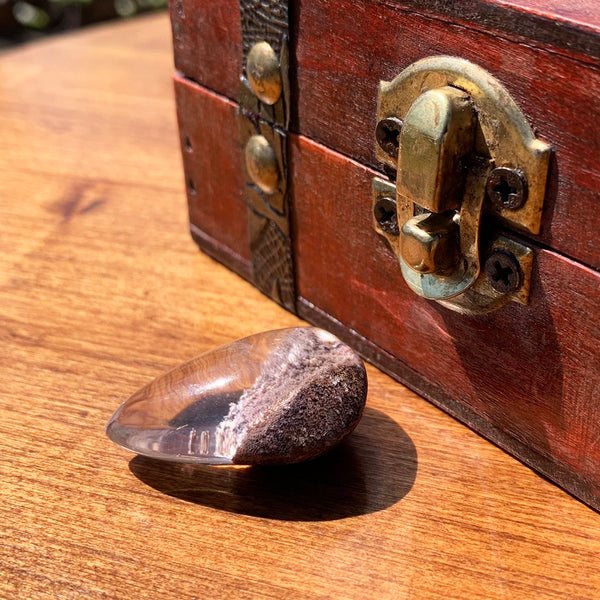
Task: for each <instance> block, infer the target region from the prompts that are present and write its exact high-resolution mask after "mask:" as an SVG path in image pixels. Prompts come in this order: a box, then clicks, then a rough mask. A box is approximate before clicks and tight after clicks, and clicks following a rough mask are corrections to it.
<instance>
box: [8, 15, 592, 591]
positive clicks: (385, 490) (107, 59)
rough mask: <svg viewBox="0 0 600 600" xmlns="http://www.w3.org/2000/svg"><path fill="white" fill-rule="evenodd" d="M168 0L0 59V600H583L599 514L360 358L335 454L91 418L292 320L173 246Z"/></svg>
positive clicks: (178, 227)
mask: <svg viewBox="0 0 600 600" xmlns="http://www.w3.org/2000/svg"><path fill="white" fill-rule="evenodd" d="M171 71H172V58H171V48H170V39H169V25H168V20H167V17H166V16H165V15H161V16H154V17H148V18H143V19H140V20H135V21H131V22H128V23H120V24H117V25H107V26H103V27H100V28H98V29H93V30H88V31H85V32H82V33H77V34H72V35H68V36H64V37H58V38H55V39H52V40H49V41H45V42H43V43H39V44H37V45H31V46H28V47H24V48H21V49H17V50H14V51H11V52H9V53H5V54H3V55H1V56H0V77H1V81H2V86H1V87H0V124H1V129H0V131H2V135H1V136H0V156H1V159H0V198H1V200H0V222H1V223H2V229H1V231H2V234H1V235H0V277H1V284H0V335H1V337H2V353H1V355H0V364H1V365H2V389H1V392H0V423H1V425H0V431H1V435H0V457H1V458H0V491H1V498H2V502H1V503H0V523H1V525H2V526H1V527H0V597H1V598H3V599H9V600H12V599H21V598H27V599H31V600H37V599H44V600H46V599H48V600H50V599H52V600H54V599H59V600H71V599H79V598H85V599H86V600H88V599H91V600H96V599H98V600H100V599H103V600H105V599H111V600H112V599H127V600H131V599H134V598H135V599H146V598H147V599H152V600H162V599H177V600H187V599H190V600H191V599H193V598H224V599H225V598H227V599H229V598H278V599H279V598H343V599H348V598H357V599H360V598H366V597H369V598H419V599H427V600H436V599H445V600H446V599H457V600H458V599H460V600H464V599H465V598H482V599H486V600H487V599H497V598H498V599H499V598H506V599H511V600H512V599H514V598H536V600H544V599H559V598H560V599H564V598H569V599H574V600H575V599H583V598H586V599H596V598H598V595H599V593H600V573H599V571H598V568H597V565H598V563H599V560H600V527H599V523H600V521H599V517H598V514H597V513H595V512H593V511H592V510H590V509H589V508H587V507H585V506H584V505H582V504H580V503H579V502H577V501H575V500H573V499H572V498H571V497H569V496H568V495H567V494H566V493H564V492H562V491H561V490H560V489H558V488H556V487H555V486H553V485H551V484H550V483H548V482H547V481H545V480H544V479H542V478H540V477H539V476H537V475H536V474H535V473H533V472H532V471H530V470H529V469H528V468H526V467H524V466H523V465H521V464H520V463H518V462H517V461H515V460H514V459H512V458H510V457H509V456H507V455H506V454H504V453H503V452H502V451H500V450H499V449H498V448H496V447H494V446H492V445H491V444H489V443H487V442H485V441H484V440H483V439H481V438H480V437H478V436H477V435H476V434H474V433H472V432H471V431H470V430H468V429H467V428H465V427H463V426H461V425H460V424H458V423H457V422H455V421H454V420H453V419H451V418H450V417H448V416H447V415H445V414H444V413H442V412H441V411H439V410H437V409H436V408H434V407H433V406H431V405H430V404H429V403H427V402H425V401H424V400H422V399H420V398H419V397H417V396H416V395H414V394H413V393H411V392H409V391H408V390H406V389H405V388H403V387H402V386H400V385H398V384H397V383H395V382H394V381H392V380H391V379H390V378H388V377H387V376H385V375H383V374H382V373H381V372H379V371H377V370H376V369H374V368H372V367H369V368H368V375H369V382H370V391H369V396H368V410H367V412H366V415H365V418H364V420H363V422H362V423H361V425H359V428H358V430H357V431H356V432H355V433H354V434H353V435H352V437H351V438H350V439H349V440H348V442H347V444H345V445H344V446H343V447H342V448H340V449H339V450H338V451H336V452H334V453H332V454H330V455H328V456H327V457H325V458H324V459H322V460H320V461H317V462H314V463H309V464H306V465H300V466H298V467H295V468H291V469H268V470H266V469H230V468H225V469H223V468H208V467H206V468H197V469H190V468H185V467H180V466H179V467H178V466H169V465H161V464H159V463H157V462H154V461H150V460H146V459H142V458H136V457H133V456H132V455H131V454H129V453H127V452H126V451H124V450H121V449H119V448H117V447H115V446H114V445H113V444H111V443H110V442H109V441H108V439H107V438H106V437H105V435H104V425H105V423H106V420H107V419H108V417H109V416H110V415H111V413H112V411H113V410H114V409H115V408H116V406H117V405H118V404H119V403H120V402H121V401H122V400H124V399H125V398H126V397H127V396H129V395H130V394H131V393H132V392H133V391H135V390H136V389H137V388H138V387H140V386H142V385H143V384H145V383H147V382H148V381H149V380H151V379H152V378H153V377H155V376H157V375H159V374H160V373H162V372H164V371H165V370H166V369H168V368H170V367H173V366H175V365H177V364H178V363H180V362H182V361H184V360H185V359H187V358H190V357H192V356H193V355H195V354H198V353H200V352H202V351H204V350H208V349H209V348H212V347H214V346H215V345H217V344H221V343H224V342H227V341H230V340H233V339H236V338H239V337H241V336H244V335H248V334H251V333H255V332H258V331H261V330H266V329H272V328H277V327H285V326H291V325H294V324H297V323H300V321H299V320H298V319H297V318H296V317H293V316H292V315H291V314H289V313H287V312H286V311H284V310H283V309H281V308H279V307H278V306H277V305H276V304H275V303H273V302H272V301H270V300H268V299H266V298H265V297H263V296H261V295H260V293H259V292H257V291H256V290H255V289H254V288H252V286H250V285H249V284H247V283H246V282H244V281H243V280H242V279H241V278H239V277H238V276H237V275H234V274H233V273H232V272H230V271H228V270H227V269H225V268H224V267H222V266H220V265H218V264H217V263H215V262H213V261H212V260H211V259H210V258H208V257H206V256H205V255H202V254H200V253H198V251H197V249H196V247H195V245H194V244H193V242H192V241H191V240H190V238H189V233H188V224H187V211H186V206H185V189H184V178H183V174H182V169H181V159H180V155H179V145H178V142H177V131H176V123H175V113H174V100H173V91H172V84H171V79H170V76H171Z"/></svg>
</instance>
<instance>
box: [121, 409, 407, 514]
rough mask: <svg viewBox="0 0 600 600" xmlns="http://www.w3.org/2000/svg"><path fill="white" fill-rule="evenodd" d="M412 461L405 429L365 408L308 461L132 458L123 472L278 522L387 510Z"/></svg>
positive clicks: (401, 490) (190, 498)
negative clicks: (341, 436)
mask: <svg viewBox="0 0 600 600" xmlns="http://www.w3.org/2000/svg"><path fill="white" fill-rule="evenodd" d="M417 464H418V459H417V450H416V448H415V446H414V444H413V442H412V440H411V439H410V437H409V436H408V435H407V434H406V432H405V431H404V430H403V429H402V428H401V427H400V426H399V425H398V424H397V423H395V422H394V421H393V420H392V419H390V418H389V417H388V416H386V415H385V414H384V413H382V412H380V411H377V410H374V409H370V408H367V409H365V412H364V416H363V418H362V420H361V422H360V424H359V425H358V427H357V428H356V430H355V431H354V433H352V434H351V435H350V436H349V437H348V438H346V439H345V440H344V441H343V442H342V443H341V444H340V445H339V446H338V447H337V448H335V449H334V450H332V451H331V452H329V453H327V454H325V455H324V456H322V457H320V458H318V459H315V460H312V461H309V462H305V463H300V464H295V465H287V466H277V467H275V466H273V467H215V466H204V465H185V464H180V463H168V462H163V461H160V460H156V459H152V458H147V457H144V456H136V457H135V458H133V459H132V460H131V461H130V463H129V468H130V470H131V472H132V473H133V474H134V475H135V476H136V477H137V478H138V479H140V480H141V481H142V482H144V483H145V484H147V485H149V486H151V487H153V488H154V489H156V490H158V491H160V492H162V493H164V494H167V495H169V496H172V497H175V498H179V499H181V500H184V501H186V502H191V503H195V504H200V505H203V506H207V507H210V508H214V509H218V510H223V511H228V512H232V513H237V514H245V515H250V516H256V517H263V518H271V519H277V520H283V521H328V520H335V519H343V518H346V517H352V516H357V515H362V514H368V513H373V512H377V511H380V510H384V509H386V508H389V507H390V506H392V505H393V504H395V503H396V502H398V501H399V500H401V499H402V498H403V497H404V496H406V494H408V493H409V491H410V490H411V488H412V486H413V483H414V481H415V477H416V474H417Z"/></svg>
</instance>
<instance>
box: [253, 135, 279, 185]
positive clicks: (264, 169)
mask: <svg viewBox="0 0 600 600" xmlns="http://www.w3.org/2000/svg"><path fill="white" fill-rule="evenodd" d="M245 154H246V168H247V169H248V174H249V175H250V179H252V181H253V182H254V183H255V184H256V185H257V186H258V187H259V188H260V189H261V190H262V191H263V192H265V193H266V194H272V193H273V192H275V191H276V190H277V184H278V183H279V167H278V165H277V155H276V154H275V150H273V147H272V146H271V144H269V142H268V141H267V139H266V138H265V137H264V136H262V135H253V136H252V137H251V138H250V139H249V140H248V143H247V144H246V150H245Z"/></svg>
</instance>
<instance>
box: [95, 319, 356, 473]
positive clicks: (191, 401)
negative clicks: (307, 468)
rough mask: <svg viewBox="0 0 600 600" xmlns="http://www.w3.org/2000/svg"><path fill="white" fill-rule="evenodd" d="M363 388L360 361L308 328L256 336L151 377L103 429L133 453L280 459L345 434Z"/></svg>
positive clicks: (292, 458) (318, 450)
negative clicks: (158, 375)
mask: <svg viewBox="0 0 600 600" xmlns="http://www.w3.org/2000/svg"><path fill="white" fill-rule="evenodd" d="M366 394H367V379H366V373H365V368H364V365H363V363H362V361H361V359H360V358H359V357H358V356H357V355H356V353H355V352H354V351H353V350H352V349H351V348H349V347H348V346H346V345H345V344H343V343H342V342H341V341H340V340H338V339H337V338H336V337H335V336H333V335H332V334H330V333H328V332H326V331H324V330H322V329H316V328H313V327H298V328H293V329H280V330H277V331H268V332H265V333H259V334H257V335H253V336H250V337H247V338H244V339H241V340H238V341H236V342H233V343H231V344H228V345H226V346H221V347H219V348H216V349H215V350H212V351H210V352H207V353H205V354H202V355H200V356H198V357H196V358H194V359H192V360H191V361H189V362H187V363H185V364H183V365H181V366H180V367H177V368H176V369H174V370H172V371H170V372H168V373H166V374H165V375H162V376H161V377H158V378H157V379H155V380H154V381H153V382H151V383H150V384H148V385H146V386H145V387H143V388H142V389H141V390H139V391H138V392H136V393H135V394H133V396H131V398H129V400H127V401H126V402H125V403H124V404H122V405H121V407H120V408H119V409H118V410H117V411H116V412H115V414H114V415H113V416H112V417H111V419H110V420H109V422H108V425H107V428H106V432H107V434H108V436H109V437H110V439H111V440H112V441H113V442H115V443H116V444H119V445H120V446H123V447H124V448H127V449H128V450H132V451H133V452H137V453H138V454H143V455H146V456H151V457H155V458H160V459H164V460H171V461H179V462H189V463H205V464H247V465H256V464H285V463H294V462H300V461H302V460H307V459H310V458H314V457H316V456H318V455H319V454H322V453H323V452H325V451H326V450H328V449H329V448H331V447H332V446H334V445H335V444H336V443H337V442H339V441H340V440H341V439H342V438H343V437H345V436H346V435H347V434H349V433H350V432H351V431H352V430H353V429H354V427H355V426H356V424H357V423H358V420H359V419H360V416H361V414H362V411H363V408H364V404H365V399H366Z"/></svg>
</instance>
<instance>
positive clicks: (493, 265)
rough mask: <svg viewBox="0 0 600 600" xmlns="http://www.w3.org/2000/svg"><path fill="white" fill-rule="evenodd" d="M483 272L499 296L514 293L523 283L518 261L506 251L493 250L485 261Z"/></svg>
mask: <svg viewBox="0 0 600 600" xmlns="http://www.w3.org/2000/svg"><path fill="white" fill-rule="evenodd" d="M484 271H485V274H486V277H487V278H488V281H489V282H490V285H491V286H492V287H493V288H494V289H495V290H496V291H497V292H500V293H501V294H510V293H512V292H516V291H517V290H518V289H519V288H520V287H521V285H522V283H523V273H522V271H521V266H520V265H519V261H518V260H517V259H516V258H515V256H514V254H512V253H510V252H508V251H506V250H500V249H497V250H494V251H493V252H492V253H491V254H490V256H488V258H487V260H486V261H485V266H484Z"/></svg>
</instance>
